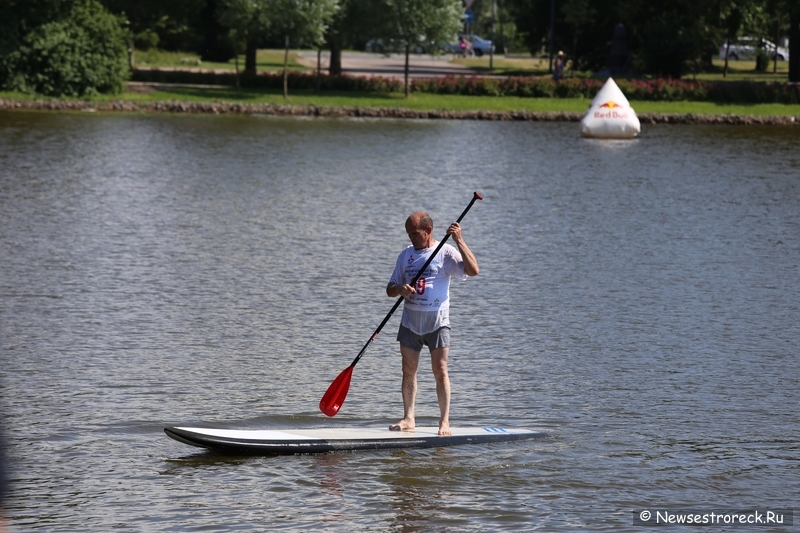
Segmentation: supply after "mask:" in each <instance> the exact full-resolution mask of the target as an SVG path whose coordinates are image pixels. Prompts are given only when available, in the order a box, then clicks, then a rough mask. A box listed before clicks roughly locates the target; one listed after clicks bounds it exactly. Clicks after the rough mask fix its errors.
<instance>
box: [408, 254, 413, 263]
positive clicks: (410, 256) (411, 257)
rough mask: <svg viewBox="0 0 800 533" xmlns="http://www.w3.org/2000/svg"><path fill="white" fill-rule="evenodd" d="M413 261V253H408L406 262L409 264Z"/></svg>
mask: <svg viewBox="0 0 800 533" xmlns="http://www.w3.org/2000/svg"><path fill="white" fill-rule="evenodd" d="M413 262H414V254H410V255H409V256H408V264H409V265H410V264H411V263H413Z"/></svg>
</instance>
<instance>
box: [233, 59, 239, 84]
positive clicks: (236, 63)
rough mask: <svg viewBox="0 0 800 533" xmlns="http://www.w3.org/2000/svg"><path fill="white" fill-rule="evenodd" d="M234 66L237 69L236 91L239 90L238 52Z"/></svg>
mask: <svg viewBox="0 0 800 533" xmlns="http://www.w3.org/2000/svg"><path fill="white" fill-rule="evenodd" d="M233 58H234V59H233V64H234V67H235V68H236V90H237V91H238V90H239V52H238V50H237V52H236V54H235V55H234V56H233Z"/></svg>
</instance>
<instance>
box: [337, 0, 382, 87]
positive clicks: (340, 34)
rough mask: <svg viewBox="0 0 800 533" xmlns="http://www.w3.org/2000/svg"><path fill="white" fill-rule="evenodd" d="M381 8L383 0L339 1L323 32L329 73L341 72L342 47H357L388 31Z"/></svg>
mask: <svg viewBox="0 0 800 533" xmlns="http://www.w3.org/2000/svg"><path fill="white" fill-rule="evenodd" d="M382 8H383V1H382V0H340V1H339V10H338V11H337V12H336V14H335V15H334V16H333V18H332V19H331V22H330V24H329V25H328V30H327V31H326V32H325V41H326V43H327V45H328V48H329V49H330V65H329V68H328V72H329V74H331V75H335V74H341V73H342V50H343V49H344V48H345V47H348V46H349V47H352V48H357V47H359V45H363V43H365V42H366V41H367V40H368V39H370V38H373V37H375V38H380V37H383V36H384V34H385V33H386V32H391V29H390V28H388V29H384V28H383V25H384V24H385V22H386V21H385V17H384V16H383V12H382V11H381V9H382Z"/></svg>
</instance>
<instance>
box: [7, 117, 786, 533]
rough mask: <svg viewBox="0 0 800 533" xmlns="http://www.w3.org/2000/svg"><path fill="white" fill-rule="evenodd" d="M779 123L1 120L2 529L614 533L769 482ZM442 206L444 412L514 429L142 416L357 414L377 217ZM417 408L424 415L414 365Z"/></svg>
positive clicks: (371, 381) (775, 474) (377, 262)
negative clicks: (485, 436)
mask: <svg viewBox="0 0 800 533" xmlns="http://www.w3.org/2000/svg"><path fill="white" fill-rule="evenodd" d="M798 146H800V130H798V129H797V128H778V127H773V128H746V127H736V128H724V127H701V126H694V127H669V126H659V127H655V126H650V127H647V128H645V130H644V132H643V134H642V136H641V137H640V138H638V139H636V140H633V141H619V142H616V141H615V142H607V141H598V140H589V139H581V138H580V137H579V135H578V129H577V126H576V125H574V124H536V123H519V124H508V123H490V122H485V123H484V122H449V121H402V120H387V121H365V120H328V119H325V120H321V119H313V120H296V119H290V118H276V117H234V116H230V117H228V116H226V117H204V116H203V117H189V116H186V117H183V116H133V115H131V116H125V115H97V114H93V115H84V114H48V113H8V112H3V113H0V271H2V273H3V275H2V276H0V321H1V323H0V326H1V327H2V331H3V335H2V341H0V342H2V352H0V353H2V356H1V357H2V364H1V365H0V380H2V383H3V397H2V406H3V413H4V417H5V426H6V428H7V433H8V440H9V442H10V444H11V450H10V455H11V464H12V465H13V468H14V474H13V479H14V491H13V493H12V495H11V497H10V500H9V501H8V503H7V506H6V510H5V513H6V515H7V516H8V517H9V520H10V521H11V523H12V524H13V526H14V527H15V528H17V529H18V530H20V531H29V530H47V531H76V530H92V531H106V530H109V529H112V528H115V529H121V530H133V531H140V530H159V531H161V530H166V531H169V530H173V531H193V530H225V531H227V530H253V531H262V530H263V529H264V527H265V524H269V527H270V528H282V529H286V530H298V531H299V530H307V529H321V530H331V531H340V530H347V531H367V530H368V531H374V530H376V529H377V530H403V531H428V530H434V531H439V530H468V531H487V530H489V531H501V530H502V531H507V530H530V529H533V528H540V529H545V530H548V531H556V530H574V529H575V528H578V527H582V528H586V529H590V530H604V529H608V530H615V531H619V530H631V531H633V530H634V528H633V524H632V522H631V518H630V517H631V511H632V510H636V509H640V508H645V507H648V506H656V505H661V506H663V507H670V506H672V507H679V506H687V505H689V506H692V507H696V506H701V505H715V506H722V507H725V508H733V507H752V506H754V505H755V506H760V507H767V506H772V507H791V506H792V503H793V502H794V501H795V500H796V499H797V498H796V497H793V496H796V495H797V494H798V491H799V490H800V485H799V484H798V478H797V476H796V475H794V474H795V471H796V468H795V466H796V459H797V454H798V451H799V450H800V441H798V439H797V437H796V435H797V434H798V433H800V432H799V431H798V429H800V423H799V422H800V420H799V418H800V417H798V414H797V409H796V405H797V404H798V391H799V390H800V377H799V376H798V372H797V353H796V352H797V350H796V346H795V345H796V341H797V339H798V338H800V326H799V325H798V324H800V312H799V311H798V303H797V302H798V301H800V294H798V293H800V288H799V287H798V283H797V280H798V279H800V278H799V277H798V268H800V267H798V265H800V183H798V178H797V176H798V175H799V174H798V169H800V150H798ZM472 191H480V192H481V193H483V195H484V198H485V199H484V201H482V202H479V203H477V204H476V205H475V206H474V207H473V209H472V210H471V211H470V213H469V215H468V216H467V218H465V220H464V222H463V226H464V235H465V238H466V239H467V242H468V243H469V244H470V247H471V248H472V249H473V251H475V253H476V255H477V256H478V259H479V261H480V263H481V275H480V276H479V277H478V278H476V279H471V280H468V281H467V282H466V283H459V284H455V286H453V288H452V293H453V305H452V309H451V315H452V320H453V324H454V328H453V335H452V337H453V343H454V344H453V348H452V350H451V380H452V383H453V406H452V412H451V418H452V420H453V423H454V424H457V425H470V426H504V425H506V426H516V427H531V428H542V429H544V430H546V431H547V432H548V433H549V434H550V437H549V438H547V439H544V440H542V441H522V442H514V443H508V444H491V445H480V446H478V445H474V446H463V447H457V448H449V449H438V450H437V449H433V450H401V451H377V452H368V453H334V454H329V455H321V456H290V457H271V458H264V457H226V456H220V455H216V454H212V453H208V452H205V451H203V450H201V449H194V448H189V447H187V446H185V445H182V444H180V443H178V442H175V441H172V440H170V439H168V438H167V437H166V436H165V435H164V433H163V428H164V427H165V426H170V425H186V426H208V427H236V428H244V429H255V428H273V429H274V428H281V427H288V426H291V427H317V426H321V425H332V426H335V427H349V426H360V427H375V426H378V427H385V426H386V425H388V424H389V423H391V422H394V421H396V420H397V418H398V417H399V415H400V413H401V412H402V402H401V398H400V390H399V389H400V380H399V376H400V361H399V354H398V350H397V347H396V343H395V341H394V335H395V328H396V327H397V323H398V322H399V313H398V316H397V317H395V318H393V320H392V321H391V323H390V324H388V325H387V326H386V328H385V329H384V331H383V333H382V334H381V335H380V336H379V338H378V339H377V340H376V341H375V343H373V345H372V346H371V347H370V349H369V351H368V353H367V354H366V355H365V356H364V358H363V359H362V360H361V362H360V363H359V365H358V367H357V368H356V370H355V372H354V374H353V383H352V385H351V389H350V393H349V394H348V398H347V402H346V403H345V406H344V408H343V410H342V412H341V413H340V414H339V415H337V417H336V418H334V419H327V418H325V417H324V416H322V415H321V414H320V413H319V412H318V410H317V404H318V402H319V398H320V397H321V395H322V393H323V392H324V391H325V390H326V388H327V386H328V384H329V383H330V382H331V380H332V379H333V378H334V377H336V375H338V374H339V372H341V370H342V369H343V368H345V367H346V366H347V365H348V364H350V362H351V361H352V359H353V357H354V356H355V354H356V353H357V352H358V350H359V349H360V348H361V346H363V344H364V342H365V341H366V340H367V338H368V336H369V335H370V333H371V332H372V331H374V329H375V327H376V326H377V324H378V323H379V322H380V320H381V319H382V318H383V317H384V316H385V314H386V313H387V312H388V310H389V309H390V308H391V305H392V303H393V300H392V299H388V298H386V297H385V294H384V287H385V285H386V282H387V281H388V277H389V275H390V274H391V269H392V268H393V264H394V261H395V259H396V257H397V253H398V252H399V251H400V250H401V249H402V248H403V247H404V246H405V245H406V242H407V237H406V236H405V233H404V231H403V223H404V221H405V218H406V217H407V216H408V214H409V213H411V212H413V211H416V210H419V209H423V210H427V211H429V212H430V213H431V215H432V216H433V219H434V225H435V227H434V232H435V233H436V235H437V237H438V238H441V236H442V235H443V232H444V229H445V228H446V227H447V224H448V223H449V222H450V221H452V220H454V219H455V217H457V216H458V214H459V213H460V212H461V211H462V210H463V208H464V206H465V205H466V204H467V203H468V202H469V200H470V198H471V195H472ZM418 415H419V418H418V423H419V424H423V425H435V423H436V420H437V419H438V407H437V404H436V394H435V385H434V382H433V378H432V376H431V374H430V371H429V369H428V367H427V366H426V365H421V372H420V376H419V394H418Z"/></svg>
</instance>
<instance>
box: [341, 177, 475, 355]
mask: <svg viewBox="0 0 800 533" xmlns="http://www.w3.org/2000/svg"><path fill="white" fill-rule="evenodd" d="M476 200H483V196H481V195H480V194H479V193H478V192H477V191H475V192H474V193H472V200H470V202H469V205H467V207H466V208H465V209H464V211H462V212H461V216H459V217H458V219H456V222H461V220H462V219H463V218H464V217H465V216H466V214H467V212H469V210H470V208H472V205H473V204H474V203H475V201H476ZM448 237H450V234H446V235H445V236H444V239H442V240H441V241H440V242H439V246H437V247H436V249H435V250H434V251H433V253H432V254H431V255H430V257H428V260H427V261H425V264H424V265H422V268H420V269H419V272H417V275H416V276H414V279H412V280H411V282H409V285H411V286H413V285H414V284H415V283H416V282H417V281H419V278H421V277H422V274H423V273H424V272H425V269H426V268H428V266H429V265H430V264H431V261H433V259H434V258H435V257H436V254H438V253H439V250H441V249H442V246H444V243H445V242H446V241H447V238H448ZM402 301H403V297H402V296H400V297H399V298H398V299H397V301H396V302H395V303H394V305H393V306H392V310H391V311H389V314H387V315H386V317H384V319H383V321H382V322H381V323H380V325H379V326H378V328H377V329H376V330H375V332H374V333H373V334H372V336H371V337H370V338H369V340H368V341H367V343H366V344H364V347H363V348H361V351H360V352H358V355H357V356H356V358H355V359H353V362H352V363H350V366H356V364H357V363H358V361H359V360H360V359H361V356H362V355H364V353H366V351H367V348H369V345H370V344H372V341H374V340H375V338H376V337H377V336H378V333H380V332H381V330H382V329H383V326H385V325H386V323H387V322H389V319H390V318H392V315H393V314H394V312H395V311H397V308H398V307H400V302H402Z"/></svg>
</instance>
